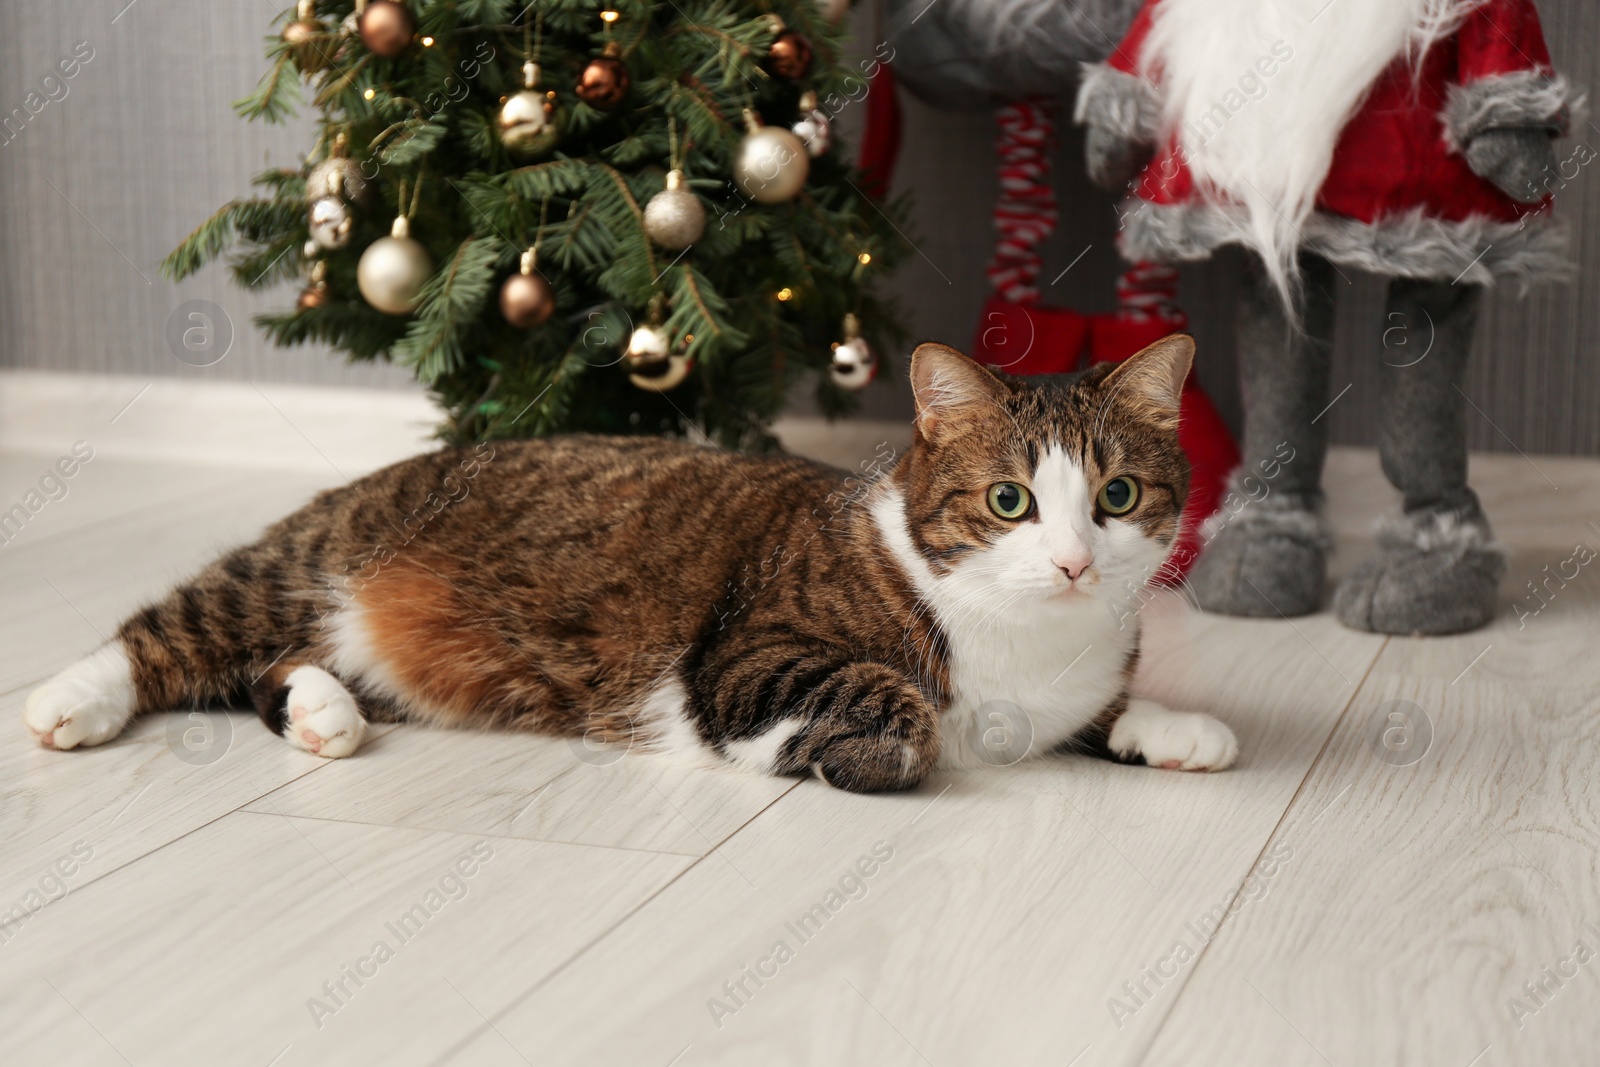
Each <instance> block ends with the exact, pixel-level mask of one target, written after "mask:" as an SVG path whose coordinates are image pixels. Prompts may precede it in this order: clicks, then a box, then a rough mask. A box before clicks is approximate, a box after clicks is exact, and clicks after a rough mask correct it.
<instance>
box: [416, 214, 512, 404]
mask: <svg viewBox="0 0 1600 1067" xmlns="http://www.w3.org/2000/svg"><path fill="white" fill-rule="evenodd" d="M496 244H498V242H497V241H491V240H486V239H480V238H474V237H469V238H467V239H466V240H465V241H462V242H461V244H460V245H459V246H458V247H457V248H456V253H455V255H454V256H452V257H451V258H450V262H449V263H448V264H446V266H445V268H444V269H443V270H441V271H439V272H438V273H436V274H435V275H434V276H433V277H432V278H430V279H428V282H427V284H426V285H424V286H423V287H422V302H421V303H420V304H419V305H418V307H417V312H416V316H417V317H416V318H415V319H414V320H413V321H412V323H411V325H410V327H409V328H408V329H407V330H406V336H405V339H404V340H402V341H401V342H399V343H398V344H396V345H395V346H394V348H393V349H392V350H391V351H390V357H391V358H392V359H393V360H394V362H396V363H398V364H400V365H401V366H403V367H410V368H411V369H412V370H413V371H414V372H415V373H416V375H417V378H418V380H420V381H422V382H423V383H424V384H428V385H431V384H433V383H434V382H437V381H438V380H439V379H440V378H441V377H443V376H444V375H446V374H448V373H450V372H451V371H453V370H455V369H456V368H457V367H459V366H460V365H461V363H462V349H461V341H462V337H461V334H462V332H463V328H464V326H465V325H466V324H467V323H468V322H469V321H470V320H472V319H473V318H475V317H476V316H477V314H478V313H479V312H481V311H482V310H483V305H484V301H485V299H486V298H487V297H488V295H489V289H490V286H491V284H492V283H493V281H494V268H495V263H496V260H497V258H498V256H499V249H497V248H496V247H495V246H496Z"/></svg>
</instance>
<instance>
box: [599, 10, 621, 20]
mask: <svg viewBox="0 0 1600 1067" xmlns="http://www.w3.org/2000/svg"><path fill="white" fill-rule="evenodd" d="M620 17H621V16H619V15H618V13H617V12H615V11H612V10H610V9H609V8H607V9H606V10H605V11H602V12H600V20H601V21H602V22H615V21H617V19H618V18H620Z"/></svg>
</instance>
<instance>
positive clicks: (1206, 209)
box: [1119, 200, 1573, 285]
mask: <svg viewBox="0 0 1600 1067" xmlns="http://www.w3.org/2000/svg"><path fill="white" fill-rule="evenodd" d="M1124 220H1125V221H1124V229H1123V231H1122V236H1121V238H1120V239H1119V246H1120V248H1121V249H1122V254H1123V256H1124V257H1125V258H1127V259H1130V260H1134V261H1138V260H1154V261H1156V262H1162V263H1172V262H1187V261H1193V260H1201V259H1207V258H1209V257H1210V256H1211V253H1212V252H1214V251H1215V250H1216V249H1218V248H1220V247H1221V246H1223V245H1229V244H1243V245H1245V246H1247V247H1248V246H1249V245H1250V237H1249V231H1248V227H1249V220H1248V218H1247V217H1246V214H1245V212H1244V209H1242V208H1236V207H1232V206H1228V205H1222V204H1152V203H1149V202H1146V201H1140V200H1129V201H1127V202H1126V203H1125V204H1124ZM1301 232H1302V235H1303V238H1304V239H1303V241H1302V243H1301V245H1300V248H1301V250H1302V251H1305V252H1312V253H1315V254H1317V255H1319V256H1322V257H1323V258H1324V259H1327V260H1329V261H1330V262H1333V263H1336V264H1340V265H1342V266H1346V267H1354V268H1356V269H1357V270H1365V271H1371V272H1373V273H1375V274H1381V275H1383V276H1385V277H1391V278H1393V277H1401V278H1435V279H1439V280H1441V281H1458V280H1459V281H1462V282H1466V283H1468V284H1470V285H1492V284H1494V283H1495V282H1497V281H1511V282H1517V283H1520V284H1522V285H1528V284H1531V283H1533V282H1548V281H1566V280H1568V279H1569V278H1570V277H1571V276H1572V270H1573V269H1572V263H1571V261H1570V259H1569V258H1568V256H1567V230H1566V227H1565V226H1564V225H1563V224H1562V223H1560V222H1558V221H1556V220H1554V219H1552V218H1551V217H1550V216H1549V215H1547V214H1544V213H1535V214H1530V215H1528V216H1527V217H1526V218H1524V219H1523V220H1522V221H1521V222H1500V221H1497V220H1495V219H1486V218H1473V219H1466V220H1464V221H1461V222H1450V221H1447V220H1445V219H1437V218H1432V217H1430V216H1428V215H1426V214H1425V213H1424V212H1423V211H1422V210H1421V209H1420V208H1419V209H1416V210H1413V211H1408V212H1405V213H1404V214H1399V215H1391V216H1389V217H1387V218H1384V219H1380V220H1379V221H1377V222H1361V221H1358V220H1356V219H1352V218H1347V217H1344V216H1339V215H1329V214H1324V213H1322V212H1316V213H1314V214H1313V215H1312V216H1311V217H1310V218H1309V219H1307V220H1306V223H1305V225H1304V226H1303V227H1302V228H1301Z"/></svg>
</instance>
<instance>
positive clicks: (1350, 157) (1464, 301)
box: [1076, 0, 1580, 634]
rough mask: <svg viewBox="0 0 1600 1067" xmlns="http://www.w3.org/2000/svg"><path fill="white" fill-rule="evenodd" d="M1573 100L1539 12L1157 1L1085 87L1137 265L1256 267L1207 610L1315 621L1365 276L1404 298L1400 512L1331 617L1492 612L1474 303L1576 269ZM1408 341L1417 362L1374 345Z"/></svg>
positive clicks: (1487, 4)
mask: <svg viewBox="0 0 1600 1067" xmlns="http://www.w3.org/2000/svg"><path fill="white" fill-rule="evenodd" d="M1578 103H1580V101H1577V100H1575V99H1574V95H1573V93H1572V91H1571V89H1570V88H1569V87H1568V85H1567V83H1566V82H1565V80H1564V79H1562V78H1561V77H1559V76H1558V75H1556V74H1555V73H1554V71H1552V69H1551V67H1550V59H1549V53H1548V51H1547V50H1546V48H1545V42H1544V37H1543V34H1542V33H1541V31H1540V28H1539V19H1538V15H1537V13H1536V12H1535V11H1534V7H1533V4H1532V2H1531V0H1149V2H1147V3H1145V4H1144V6H1143V7H1142V9H1141V10H1140V12H1139V13H1138V15H1137V16H1136V17H1135V19H1134V21H1133V24H1132V25H1131V26H1130V27H1129V30H1128V32H1127V34H1126V36H1125V37H1124V38H1123V40H1122V42H1121V44H1120V46H1119V47H1118V48H1117V49H1116V50H1115V51H1114V52H1113V54H1112V56H1111V58H1110V59H1109V60H1108V61H1107V62H1105V63H1097V64H1092V65H1090V66H1088V67H1086V68H1085V78H1084V83H1083V86H1082V89H1081V91H1080V93H1079V97H1078V103H1077V114H1076V117H1077V120H1078V121H1079V122H1080V123H1082V124H1085V125H1086V126H1087V127H1088V130H1087V151H1088V157H1089V158H1088V165H1089V171H1090V176H1091V177H1092V178H1093V179H1094V180H1095V181H1097V182H1098V183H1100V184H1103V185H1107V186H1109V187H1121V188H1128V189H1129V192H1130V196H1129V197H1128V199H1127V200H1126V201H1125V203H1124V205H1123V208H1122V215H1123V218H1122V225H1121V234H1120V237H1119V241H1120V247H1121V251H1122V253H1123V255H1124V256H1125V257H1126V258H1128V259H1129V260H1133V261H1141V260H1149V261H1155V262H1162V263H1176V262H1182V261H1191V260H1199V259H1205V258H1206V257H1208V256H1210V254H1211V252H1212V250H1213V249H1215V248H1217V247H1219V246H1221V245H1225V244H1240V245H1243V246H1245V247H1246V248H1249V249H1251V250H1252V251H1253V252H1254V253H1255V255H1254V256H1253V257H1252V263H1253V266H1252V269H1251V273H1250V277H1249V279H1248V281H1247V285H1246V292H1245V295H1244V298H1243V300H1242V302H1241V305H1240V308H1239V329H1238V343H1239V353H1238V363H1239V367H1240V372H1241V375H1242V377H1243V392H1244V401H1245V434H1244V446H1243V460H1244V462H1243V465H1242V466H1241V467H1240V468H1239V471H1238V472H1237V473H1236V474H1235V480H1234V490H1235V495H1236V497H1237V499H1238V500H1239V501H1241V502H1242V506H1240V507H1238V508H1236V509H1225V510H1224V511H1223V512H1221V513H1219V514H1218V515H1217V516H1215V517H1213V519H1212V520H1211V524H1210V527H1209V528H1208V529H1207V530H1206V531H1205V533H1204V541H1205V547H1204V549H1203V552H1202V555H1201V557H1200V559H1199V561H1198V563H1197V565H1196V566H1195V567H1194V569H1193V570H1191V572H1190V583H1191V585H1192V587H1193V589H1194V592H1195V594H1196V595H1197V596H1198V598H1199V602H1200V604H1201V606H1203V607H1204V608H1206V609H1208V610H1211V611H1217V612H1223V613H1227V614H1233V615H1262V616H1272V617H1276V616H1280V615H1282V616H1290V615H1301V614H1306V613H1308V612H1311V611H1315V610H1316V609H1317V608H1318V606H1319V605H1320V602H1321V598H1322V591H1323V584H1324V580H1325V577H1326V556H1327V553H1328V550H1329V546H1330V540H1331V539H1330V537H1329V533H1328V527H1327V523H1326V521H1325V519H1324V518H1323V515H1322V503H1323V495H1322V489H1321V480H1322V465H1323V458H1324V456H1325V454H1326V450H1327V425H1328V423H1327V420H1326V419H1325V418H1324V417H1323V416H1324V415H1325V414H1326V412H1327V408H1328V406H1329V404H1330V403H1331V402H1332V401H1333V399H1334V398H1332V397H1330V396H1329V356H1330V351H1331V348H1332V338H1333V322H1334V294H1335V292H1336V291H1337V289H1338V288H1340V287H1342V286H1343V285H1345V284H1346V280H1347V277H1346V275H1347V273H1348V272H1350V271H1352V270H1364V271H1372V272H1376V273H1378V274H1381V275H1384V276H1386V277H1388V278H1389V279H1390V280H1389V290H1388V307H1387V309H1386V311H1387V315H1386V319H1385V322H1384V323H1382V324H1378V323H1374V324H1373V329H1372V338H1373V348H1374V355H1375V356H1376V357H1378V358H1381V359H1382V361H1383V364H1384V366H1383V369H1382V372H1381V373H1382V375H1383V389H1382V397H1381V400H1380V403H1381V405H1382V412H1381V414H1382V419H1381V426H1382V429H1381V431H1380V440H1379V448H1380V454H1381V457H1382V462H1383V471H1384V474H1385V475H1386V476H1387V477H1388V479H1389V481H1390V482H1392V483H1393V484H1394V486H1395V487H1396V488H1397V489H1399V490H1400V492H1401V494H1402V497H1403V509H1402V512H1401V513H1400V514H1399V515H1397V516H1394V517H1392V518H1390V519H1388V520H1386V521H1385V523H1384V525H1383V526H1382V528H1381V529H1380V531H1379V536H1378V550H1377V553H1376V555H1374V556H1373V557H1372V558H1370V559H1367V560H1365V561H1363V562H1362V563H1360V564H1359V565H1358V566H1357V567H1356V568H1355V569H1354V570H1353V571H1352V572H1351V573H1350V575H1349V576H1348V577H1346V578H1345V579H1344V580H1343V581H1342V582H1341V583H1340V585H1339V587H1338V589H1337V590H1336V592H1335V594H1334V606H1335V610H1336V611H1337V613H1338V616H1339V618H1340V619H1341V620H1342V621H1343V622H1344V623H1345V624H1346V625H1348V626H1352V627H1355V628H1357V629H1361V630H1371V631H1376V632H1380V633H1393V634H1442V633H1452V632H1457V631H1462V630H1470V629H1473V628H1475V627H1478V626H1482V625H1484V624H1485V623H1486V622H1487V621H1488V620H1489V619H1490V617H1491V616H1492V615H1493V614H1494V606H1495V593H1496V586H1497V584H1498V582H1499V580H1500V578H1501V576H1502V574H1503V573H1504V570H1505V564H1504V561H1503V559H1502V555H1501V552H1500V550H1499V549H1498V548H1497V546H1496V545H1495V543H1494V540H1493V536H1492V534H1491V532H1490V529H1489V523H1488V520H1487V519H1486V518H1485V516H1484V513H1483V509H1482V508H1481V507H1480V506H1479V503H1478V498H1477V496H1476V495H1475V494H1474V493H1473V491H1472V490H1471V489H1470V488H1469V487H1468V486H1467V481H1466V475H1467V451H1466V431H1465V410H1466V405H1467V399H1466V396H1465V394H1464V393H1463V392H1462V391H1461V389H1460V385H1461V382H1462V375H1463V369H1464V367H1465V364H1466V359H1467V353H1468V350H1469V349H1470V347H1471V343H1472V333H1473V322H1474V319H1475V318H1476V314H1477V309H1478V304H1479V302H1480V298H1481V294H1482V291H1483V288H1484V286H1487V285H1490V284H1493V283H1494V282H1496V281H1505V280H1509V281H1511V282H1514V283H1518V284H1526V283H1529V282H1533V281H1536V280H1540V279H1543V278H1547V277H1549V276H1552V275H1558V274H1562V273H1564V272H1565V271H1566V269H1567V261H1566V257H1565V254H1564V240H1563V234H1562V232H1561V230H1560V229H1558V227H1557V226H1556V225H1555V224H1554V223H1553V221H1552V219H1551V218H1550V212H1549V210H1548V209H1549V192H1550V189H1551V188H1552V187H1554V186H1555V185H1557V184H1559V179H1558V178H1557V176H1556V175H1557V169H1556V165H1555V164H1556V157H1555V149H1554V145H1553V141H1554V139H1555V138H1556V137H1558V136H1560V135H1562V134H1563V133H1565V131H1566V128H1567V125H1568V122H1569V120H1570V112H1571V111H1572V110H1573V108H1574V106H1575V105H1576V104H1578ZM1130 182H1131V183H1132V184H1131V186H1130V185H1129V183H1130ZM1547 183H1549V185H1547ZM1397 329H1398V330H1400V331H1402V334H1403V336H1404V337H1405V339H1406V342H1407V343H1406V344H1405V345H1404V346H1403V347H1401V346H1399V345H1380V344H1379V338H1380V335H1382V336H1386V337H1398V336H1401V335H1402V334H1396V333H1395V331H1396V330H1397ZM1385 330H1387V331H1388V333H1387V334H1384V331H1385Z"/></svg>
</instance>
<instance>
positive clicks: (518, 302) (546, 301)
mask: <svg viewBox="0 0 1600 1067" xmlns="http://www.w3.org/2000/svg"><path fill="white" fill-rule="evenodd" d="M555 310H556V294H555V290H554V289H551V288H550V283H549V282H547V281H545V280H544V276H543V275H541V274H538V273H537V272H536V273H533V274H513V275H512V276H511V277H509V278H507V279H506V283H505V284H504V285H502V286H501V287H500V314H502V315H504V316H505V317H506V321H507V322H509V323H510V324H511V325H513V326H515V327H517V328H518V329H519V330H526V329H529V328H531V327H534V326H543V325H544V324H545V323H547V322H549V321H550V316H551V315H553V314H555Z"/></svg>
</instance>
